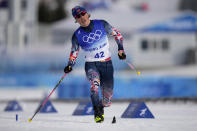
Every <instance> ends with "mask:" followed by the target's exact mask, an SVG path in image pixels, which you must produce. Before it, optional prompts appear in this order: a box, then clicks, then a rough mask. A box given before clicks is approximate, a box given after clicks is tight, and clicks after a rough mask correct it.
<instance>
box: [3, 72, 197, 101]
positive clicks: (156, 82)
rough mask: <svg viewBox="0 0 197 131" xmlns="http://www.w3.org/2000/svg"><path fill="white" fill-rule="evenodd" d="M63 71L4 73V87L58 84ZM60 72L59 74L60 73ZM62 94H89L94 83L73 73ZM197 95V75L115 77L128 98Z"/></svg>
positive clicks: (118, 94) (117, 91)
mask: <svg viewBox="0 0 197 131" xmlns="http://www.w3.org/2000/svg"><path fill="white" fill-rule="evenodd" d="M61 75H62V73H39V74H38V73H36V74H33V73H31V74H25V73H24V74H18V73H17V74H15V73H13V74H11V73H9V74H0V88H1V87H6V86H7V87H8V86H9V87H21V86H22V87H27V88H37V87H40V86H44V87H54V86H55V85H56V84H57V82H58V81H59V79H60V77H61ZM58 76H59V77H58ZM56 92H57V94H58V98H61V99H73V98H89V97H90V84H89V82H88V81H87V79H86V77H85V76H74V75H71V74H69V77H66V78H65V79H64V81H63V82H62V83H61V84H60V87H58V89H57V91H56ZM161 97H197V78H196V77H178V76H141V77H131V78H122V77H118V76H117V77H115V80H114V96H113V98H116V99H125V98H161Z"/></svg>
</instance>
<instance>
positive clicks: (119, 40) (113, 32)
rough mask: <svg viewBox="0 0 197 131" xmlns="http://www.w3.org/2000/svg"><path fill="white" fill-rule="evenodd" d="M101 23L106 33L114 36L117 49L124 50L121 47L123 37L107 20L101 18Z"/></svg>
mask: <svg viewBox="0 0 197 131" xmlns="http://www.w3.org/2000/svg"><path fill="white" fill-rule="evenodd" d="M101 21H102V23H103V27H104V28H105V31H106V32H107V34H108V35H111V36H114V37H115V41H116V43H117V45H118V50H124V48H123V37H122V35H121V33H120V31H118V30H117V29H116V28H114V27H112V26H111V25H110V24H109V23H108V22H107V21H105V20H101Z"/></svg>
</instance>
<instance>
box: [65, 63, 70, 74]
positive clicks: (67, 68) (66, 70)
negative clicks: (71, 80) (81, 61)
mask: <svg viewBox="0 0 197 131" xmlns="http://www.w3.org/2000/svg"><path fill="white" fill-rule="evenodd" d="M71 71H72V66H69V65H67V66H66V67H65V68H64V72H65V73H69V72H71Z"/></svg>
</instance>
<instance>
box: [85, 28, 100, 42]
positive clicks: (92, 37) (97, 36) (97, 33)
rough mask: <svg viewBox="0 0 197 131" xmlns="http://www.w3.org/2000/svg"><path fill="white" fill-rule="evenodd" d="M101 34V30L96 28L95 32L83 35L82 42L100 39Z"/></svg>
mask: <svg viewBox="0 0 197 131" xmlns="http://www.w3.org/2000/svg"><path fill="white" fill-rule="evenodd" d="M101 35H102V32H101V30H96V31H95V33H90V34H89V35H88V36H87V35H85V36H83V42H87V43H93V42H94V41H98V40H100V38H101Z"/></svg>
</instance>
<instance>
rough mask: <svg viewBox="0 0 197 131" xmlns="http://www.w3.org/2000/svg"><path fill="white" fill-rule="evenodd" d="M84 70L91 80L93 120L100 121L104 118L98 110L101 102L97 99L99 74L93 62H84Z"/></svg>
mask: <svg viewBox="0 0 197 131" xmlns="http://www.w3.org/2000/svg"><path fill="white" fill-rule="evenodd" d="M85 71H86V76H87V78H88V79H89V81H90V82H91V88H90V96H91V101H92V105H93V108H94V117H95V121H96V122H102V121H103V120H104V116H102V114H101V112H100V110H99V108H100V106H101V105H102V103H101V101H100V100H99V91H98V89H99V87H100V75H99V72H98V70H97V68H96V66H95V63H94V62H86V64H85Z"/></svg>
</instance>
